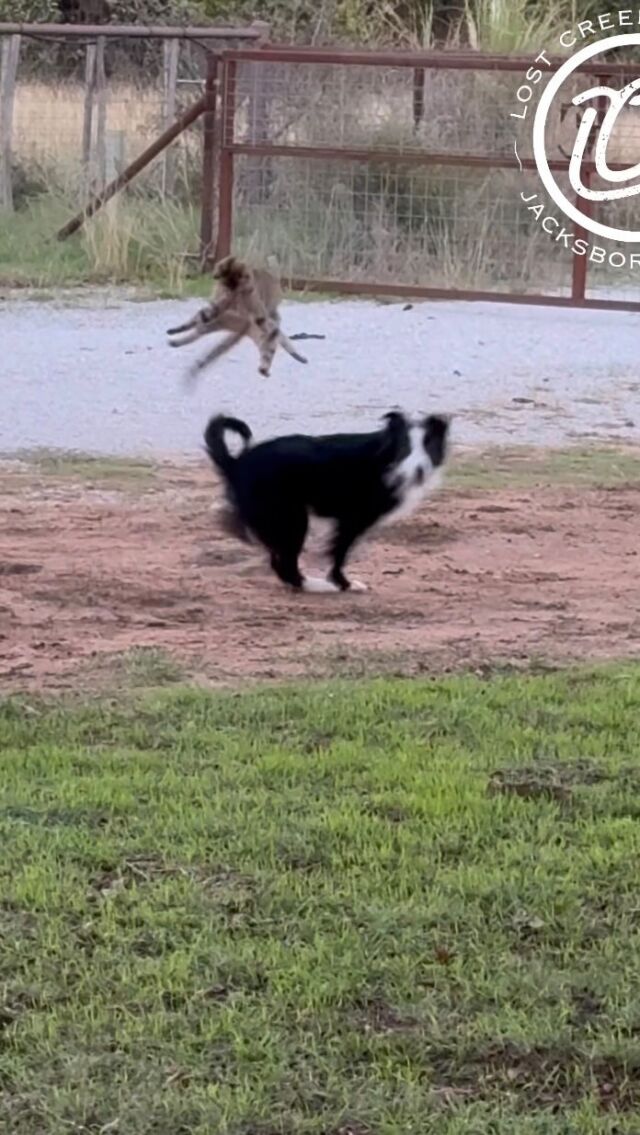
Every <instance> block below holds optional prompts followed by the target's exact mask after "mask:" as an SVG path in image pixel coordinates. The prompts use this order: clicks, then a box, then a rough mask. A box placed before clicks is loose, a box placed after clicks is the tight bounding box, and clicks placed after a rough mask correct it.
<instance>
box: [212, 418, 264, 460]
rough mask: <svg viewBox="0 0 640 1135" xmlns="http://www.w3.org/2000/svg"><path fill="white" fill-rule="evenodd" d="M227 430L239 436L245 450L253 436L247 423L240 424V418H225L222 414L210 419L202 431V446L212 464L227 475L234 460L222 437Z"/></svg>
mask: <svg viewBox="0 0 640 1135" xmlns="http://www.w3.org/2000/svg"><path fill="white" fill-rule="evenodd" d="M227 430H231V432H232V433H236V434H239V435H240V437H241V438H242V440H243V442H244V449H246V448H247V446H248V444H249V442H250V441H251V438H252V437H253V434H252V433H251V430H250V429H249V427H248V425H247V423H246V422H242V421H241V420H240V418H227V417H225V415H224V414H217V415H216V416H215V417H214V418H211V419H210V421H209V424H208V426H207V428H206V430H205V431H204V444H205V446H206V449H207V453H208V454H209V457H210V458H211V460H212V461H213V464H214V465H216V466H217V468H218V469H220V471H221V472H222V473H226V474H229V473H230V472H231V469H232V468H233V464H234V462H235V460H236V458H235V457H234V455H233V453H231V451H230V449H229V446H228V445H227V442H226V439H225V436H224V435H225V432H226V431H227Z"/></svg>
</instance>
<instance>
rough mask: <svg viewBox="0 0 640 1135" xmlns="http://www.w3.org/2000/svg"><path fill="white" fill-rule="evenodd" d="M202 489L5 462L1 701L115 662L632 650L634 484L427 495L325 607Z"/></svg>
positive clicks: (163, 672) (514, 658)
mask: <svg viewBox="0 0 640 1135" xmlns="http://www.w3.org/2000/svg"><path fill="white" fill-rule="evenodd" d="M214 496H215V489H214V488H212V481H211V476H210V474H209V472H208V471H207V470H205V469H201V468H200V467H195V466H194V467H188V468H185V467H180V468H178V467H172V468H170V469H169V470H166V469H165V470H163V471H162V472H161V473H158V474H157V475H156V474H154V477H153V480H152V481H150V482H149V483H145V482H144V481H143V483H142V484H137V483H135V481H134V482H132V484H127V485H125V486H124V487H123V486H119V485H117V484H116V485H115V486H111V487H109V488H106V489H105V487H104V485H100V486H94V487H91V486H88V485H87V484H86V483H80V482H77V481H74V480H68V479H67V480H65V479H64V478H62V479H56V478H55V477H54V478H51V477H49V478H46V477H40V478H38V477H37V476H36V477H34V475H33V472H31V473H29V472H28V471H26V470H25V469H24V468H22V467H19V466H18V465H16V466H15V468H14V467H7V468H5V469H4V470H3V471H2V476H0V684H1V686H2V687H3V688H4V689H5V691H6V690H15V689H64V688H82V687H89V688H91V687H92V686H95V688H100V687H101V686H103V685H104V684H105V683H106V684H108V682H109V681H111V680H112V679H113V677H114V675H117V673H118V667H122V666H123V665H124V666H125V667H126V666H130V663H131V659H132V658H133V659H135V660H137V661H136V665H138V666H139V667H141V668H142V671H144V670H145V666H146V667H147V669H148V671H149V673H148V675H147V677H151V678H153V677H154V671H155V676H156V677H157V678H158V679H159V680H160V679H162V678H164V679H165V680H166V679H167V678H171V677H177V676H180V675H190V676H192V677H194V678H195V679H196V680H201V681H204V682H208V683H218V684H223V683H224V684H233V683H235V682H237V681H238V680H243V679H244V680H248V679H260V680H263V679H265V678H281V677H291V676H300V675H303V674H314V675H329V674H333V673H348V674H361V673H362V674H364V673H368V674H370V673H375V672H376V671H377V672H383V673H403V674H412V673H418V672H421V671H424V672H430V671H433V670H443V669H448V668H452V669H458V668H461V667H464V668H466V667H469V666H471V667H483V666H484V665H486V664H496V663H498V664H499V663H515V664H521V665H526V664H529V663H530V661H531V660H532V659H533V660H536V659H539V660H546V661H563V660H568V659H589V660H594V661H595V660H600V659H604V658H607V657H620V656H632V655H635V654H637V652H638V647H639V644H640V572H639V570H638V568H639V563H640V561H639V559H638V555H639V549H640V543H639V541H638V515H640V484H638V483H635V484H622V485H618V486H616V487H614V488H598V489H596V488H575V487H552V488H544V489H540V488H535V487H534V488H529V487H527V488H524V489H523V488H519V489H500V490H495V489H493V490H489V491H487V489H482V490H481V491H480V490H474V491H467V490H464V491H461V490H451V489H445V490H443V491H442V492H441V493H440V494H439V495H438V496H437V497H435V498H434V499H433V500H432V501H431V502H430V503H429V504H428V505H427V507H426V508H425V509H424V511H423V513H422V514H421V515H420V516H418V517H416V518H414V519H411V520H409V521H406V522H404V523H403V524H402V525H398V526H397V527H396V528H390V529H387V530H386V531H385V532H384V533H381V534H380V535H379V536H378V537H376V538H374V539H372V540H370V541H369V542H367V543H365V544H363V545H362V546H361V547H360V548H359V549H358V550H357V551H356V554H355V556H354V558H353V560H352V565H351V573H352V575H354V576H357V577H359V578H361V579H363V580H364V581H365V582H366V583H367V584H368V585H369V587H370V590H369V592H368V593H366V594H364V595H349V594H347V595H337V596H332V595H316V596H306V595H297V594H290V593H289V592H288V591H287V590H285V589H284V588H283V587H282V586H281V585H280V584H279V583H278V581H277V580H276V579H275V578H274V577H273V576H272V575H271V573H270V572H269V570H268V569H267V567H266V565H265V563H264V559H263V557H262V555H261V554H260V553H259V552H257V551H256V550H254V549H251V548H247V547H245V546H244V545H242V544H238V543H235V542H233V540H232V539H231V538H229V537H226V536H225V535H222V534H221V532H220V529H219V527H218V526H217V525H216V521H215V514H214V513H212V500H213V498H214ZM314 561H315V564H316V568H315V570H316V574H317V555H315V554H314V549H313V548H312V549H311V555H310V556H309V557H308V558H307V566H310V567H313V563H314ZM145 660H146V661H145ZM163 660H164V661H163ZM163 667H164V669H163Z"/></svg>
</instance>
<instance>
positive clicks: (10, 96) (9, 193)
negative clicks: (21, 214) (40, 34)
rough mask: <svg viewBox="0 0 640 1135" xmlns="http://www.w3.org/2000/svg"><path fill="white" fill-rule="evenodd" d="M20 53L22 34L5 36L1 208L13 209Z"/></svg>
mask: <svg viewBox="0 0 640 1135" xmlns="http://www.w3.org/2000/svg"><path fill="white" fill-rule="evenodd" d="M19 55H20V36H19V35H11V36H5V37H4V38H3V40H2V57H1V60H2V61H1V70H0V209H13V188H12V184H11V142H12V136H13V107H14V102H15V96H16V75H17V73H18V57H19Z"/></svg>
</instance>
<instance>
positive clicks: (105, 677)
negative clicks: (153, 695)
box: [85, 646, 186, 692]
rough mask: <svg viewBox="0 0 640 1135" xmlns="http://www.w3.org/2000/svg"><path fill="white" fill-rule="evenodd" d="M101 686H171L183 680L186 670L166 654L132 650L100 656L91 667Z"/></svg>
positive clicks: (157, 650)
mask: <svg viewBox="0 0 640 1135" xmlns="http://www.w3.org/2000/svg"><path fill="white" fill-rule="evenodd" d="M90 670H91V671H92V672H93V674H94V675H95V677H96V679H101V681H100V682H99V684H100V685H102V687H103V688H104V687H105V686H106V687H108V688H109V690H110V691H111V692H113V691H115V690H121V689H125V690H132V689H136V690H139V689H144V690H150V689H153V688H154V687H159V686H171V685H174V684H175V683H176V682H181V681H183V680H184V679H185V676H186V675H185V670H184V668H183V667H182V666H180V664H179V663H178V662H176V660H175V659H174V658H172V657H171V655H170V654H168V653H167V651H166V650H162V649H160V648H158V647H153V646H140V647H134V648H133V649H132V650H126V651H122V652H120V653H117V654H101V655H99V656H98V657H97V658H96V659H95V660H94V661H93V663H92V665H91V666H90ZM86 676H87V675H85V677H86Z"/></svg>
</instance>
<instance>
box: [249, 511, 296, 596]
mask: <svg viewBox="0 0 640 1135" xmlns="http://www.w3.org/2000/svg"><path fill="white" fill-rule="evenodd" d="M265 521H266V522H264V523H260V522H259V521H257V522H256V523H255V532H256V535H257V536H258V538H259V539H260V540H262V542H263V544H265V545H266V547H267V548H268V549H269V552H270V554H271V567H272V568H273V570H274V572H275V573H276V575H277V576H278V579H281V580H282V582H283V583H286V584H288V586H289V587H294V588H295V589H296V591H302V590H303V588H304V587H305V578H304V576H303V574H302V572H301V571H300V567H299V565H298V559H299V557H300V553H301V552H302V549H303V547H304V542H305V539H306V536H307V528H308V524H309V518H308V516H307V511H306V509H305V508H303V507H297V506H294V507H293V508H292V509H289V511H288V512H287V511H285V512H283V513H280V515H279V516H277V518H275V522H274V518H273V517H269V518H268V520H267V519H266V518H265Z"/></svg>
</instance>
